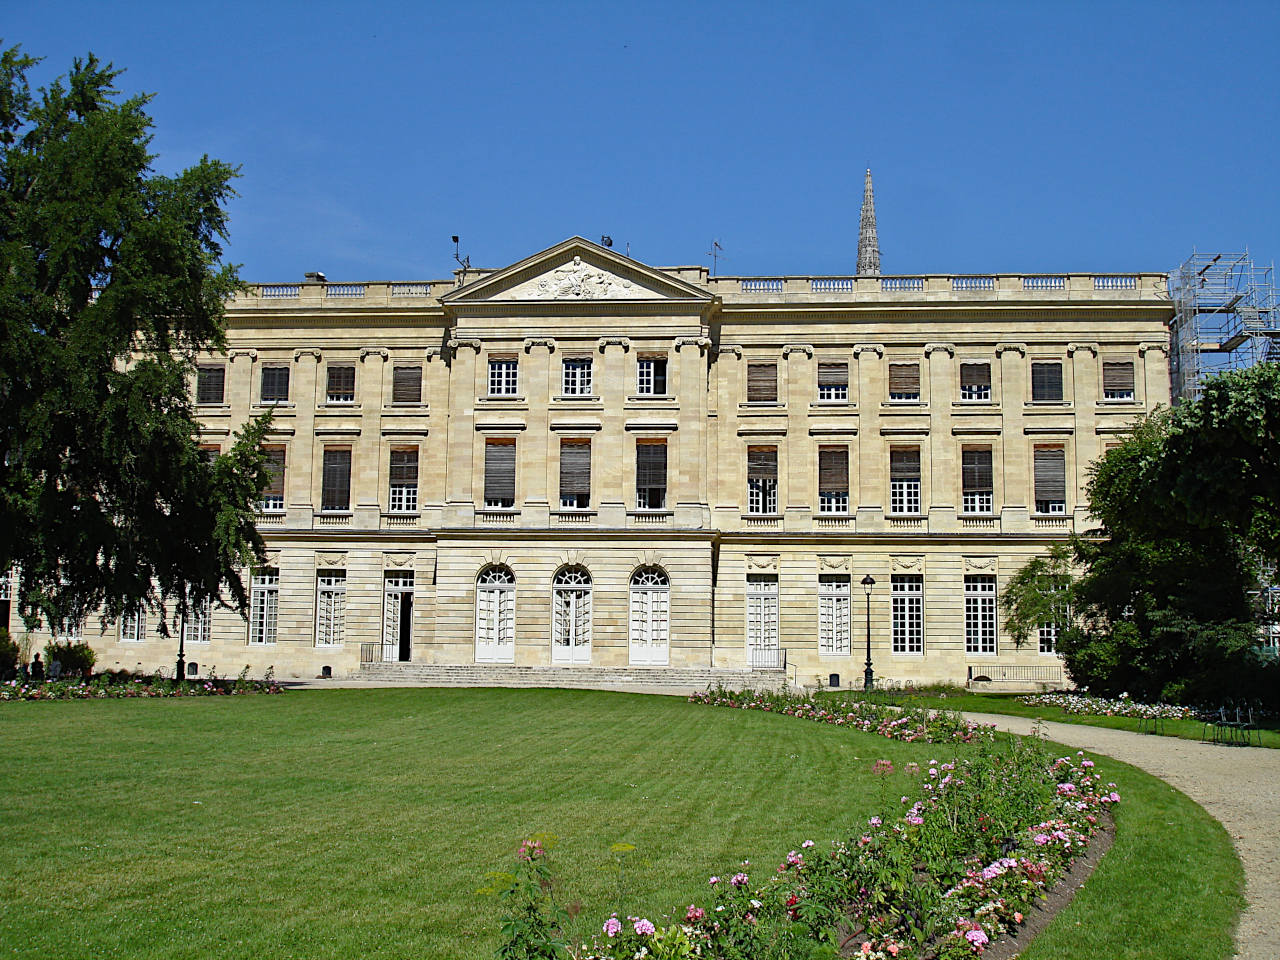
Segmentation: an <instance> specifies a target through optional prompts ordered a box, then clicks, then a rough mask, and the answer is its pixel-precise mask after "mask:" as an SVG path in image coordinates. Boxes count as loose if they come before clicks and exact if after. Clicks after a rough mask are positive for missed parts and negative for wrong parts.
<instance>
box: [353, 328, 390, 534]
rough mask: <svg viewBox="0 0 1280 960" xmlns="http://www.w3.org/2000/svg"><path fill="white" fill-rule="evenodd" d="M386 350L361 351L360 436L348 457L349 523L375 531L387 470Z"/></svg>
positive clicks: (380, 515) (379, 517) (359, 379)
mask: <svg viewBox="0 0 1280 960" xmlns="http://www.w3.org/2000/svg"><path fill="white" fill-rule="evenodd" d="M388 357H389V354H388V352H387V351H386V350H385V349H383V348H381V347H366V348H364V349H363V350H361V351H360V368H359V370H358V371H357V373H356V378H357V380H358V381H359V389H360V437H359V438H358V439H357V440H356V442H355V445H354V446H355V449H354V450H353V451H352V457H351V497H352V502H353V504H354V516H353V517H352V524H353V525H354V526H356V527H359V528H362V529H366V530H376V529H377V528H378V527H379V526H380V525H381V523H382V504H381V503H380V501H382V500H383V499H384V491H386V489H387V483H388V481H387V476H388V470H389V469H390V457H391V453H390V449H389V448H386V449H384V448H383V444H382V398H383V395H384V391H385V390H386V383H385V379H386V374H387V372H388V371H387V369H386V368H387V366H388V364H387V359H388Z"/></svg>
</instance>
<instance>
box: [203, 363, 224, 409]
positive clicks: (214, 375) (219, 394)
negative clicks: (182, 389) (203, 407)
mask: <svg viewBox="0 0 1280 960" xmlns="http://www.w3.org/2000/svg"><path fill="white" fill-rule="evenodd" d="M226 381H227V369H226V367H224V366H223V365H222V364H217V365H216V366H215V365H213V364H201V365H200V366H198V367H196V403H222V398H223V396H224V393H225V388H226Z"/></svg>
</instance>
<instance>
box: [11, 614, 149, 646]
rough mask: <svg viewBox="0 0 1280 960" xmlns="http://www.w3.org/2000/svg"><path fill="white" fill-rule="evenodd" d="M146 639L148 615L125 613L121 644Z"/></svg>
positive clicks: (121, 621) (121, 619) (121, 620)
mask: <svg viewBox="0 0 1280 960" xmlns="http://www.w3.org/2000/svg"><path fill="white" fill-rule="evenodd" d="M0 626H3V624H0ZM146 639H147V615H146V614H145V613H143V612H142V611H141V610H127V611H125V614H124V616H122V617H121V618H120V642H121V643H142V641H144V640H146Z"/></svg>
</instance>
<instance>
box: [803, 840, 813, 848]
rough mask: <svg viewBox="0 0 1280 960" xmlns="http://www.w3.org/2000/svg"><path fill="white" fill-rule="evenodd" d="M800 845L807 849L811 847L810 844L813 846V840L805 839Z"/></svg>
mask: <svg viewBox="0 0 1280 960" xmlns="http://www.w3.org/2000/svg"><path fill="white" fill-rule="evenodd" d="M800 846H801V847H803V848H804V849H806V850H808V849H809V848H810V847H812V846H813V841H812V840H806V841H805V842H804V843H802V844H800Z"/></svg>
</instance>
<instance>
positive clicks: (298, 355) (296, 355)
mask: <svg viewBox="0 0 1280 960" xmlns="http://www.w3.org/2000/svg"><path fill="white" fill-rule="evenodd" d="M303 357H310V358H311V359H313V360H314V361H315V362H316V363H319V362H320V351H319V350H315V349H313V348H311V347H307V348H305V349H303V350H295V351H293V362H294V363H297V362H298V361H299V360H301V359H302V358H303Z"/></svg>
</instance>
